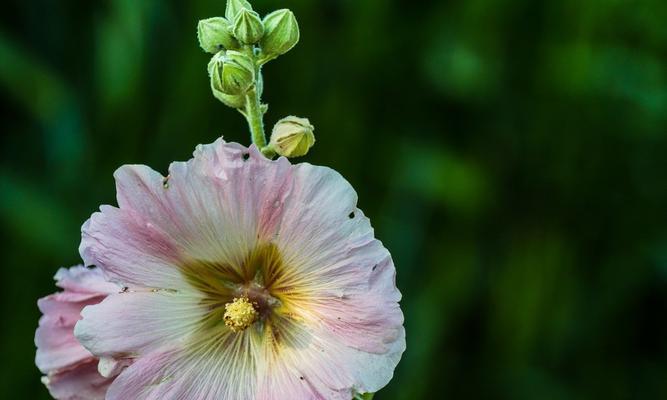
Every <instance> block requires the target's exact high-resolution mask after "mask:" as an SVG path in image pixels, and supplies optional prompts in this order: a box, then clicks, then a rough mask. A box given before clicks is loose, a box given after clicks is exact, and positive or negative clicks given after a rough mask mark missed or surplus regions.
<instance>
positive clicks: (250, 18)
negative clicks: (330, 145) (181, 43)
mask: <svg viewBox="0 0 667 400" xmlns="http://www.w3.org/2000/svg"><path fill="white" fill-rule="evenodd" d="M197 34H198V37H199V45H200V46H201V48H202V49H204V51H206V52H207V53H211V54H213V57H212V58H211V61H210V62H209V64H208V74H209V77H210V79H211V90H212V91H213V95H214V96H215V97H216V98H217V99H218V100H220V101H221V102H222V103H224V104H225V105H227V106H229V107H232V108H235V109H237V110H239V111H240V112H241V113H242V114H243V115H244V116H245V117H246V119H247V120H248V124H249V126H250V130H251V134H252V138H253V143H255V144H256V145H258V147H260V149H261V150H262V151H263V152H264V154H265V155H267V156H269V157H271V156H273V155H275V154H278V155H282V156H286V157H299V156H302V155H304V154H306V153H307V152H308V149H310V147H311V146H312V145H313V143H314V142H315V138H314V136H313V127H312V125H310V123H309V122H308V120H307V119H300V118H295V117H287V118H285V119H283V120H281V121H279V122H278V124H276V127H275V128H274V130H273V134H272V136H271V141H270V143H268V144H267V143H266V139H265V136H264V127H263V121H262V116H263V114H264V112H266V109H267V106H266V105H265V104H262V103H261V95H262V87H263V80H262V72H261V68H262V65H264V64H266V63H267V62H269V61H271V60H273V59H275V58H277V57H279V56H280V55H282V54H285V53H287V52H288V51H290V50H291V49H292V48H293V47H294V46H295V45H296V44H297V42H298V41H299V25H298V23H297V21H296V18H295V17H294V14H293V13H292V11H290V10H288V9H281V10H277V11H274V12H272V13H270V14H268V15H266V16H265V17H264V18H261V17H260V15H259V14H258V13H257V12H255V11H254V10H253V8H252V6H251V5H250V3H249V2H248V1H247V0H227V7H226V9H225V16H224V17H214V18H208V19H203V20H201V21H199V24H198V26H197Z"/></svg>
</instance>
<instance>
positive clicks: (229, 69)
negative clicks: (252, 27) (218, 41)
mask: <svg viewBox="0 0 667 400" xmlns="http://www.w3.org/2000/svg"><path fill="white" fill-rule="evenodd" d="M208 70H209V75H210V77H211V88H212V89H213V94H214V95H215V96H216V98H218V99H219V100H221V101H222V102H223V103H225V104H227V105H228V106H230V107H234V108H239V107H241V106H243V103H244V101H245V100H244V95H245V92H246V91H247V90H248V89H249V88H250V87H251V86H252V85H253V84H254V83H255V68H254V65H253V61H252V59H251V58H250V57H248V56H247V55H245V54H243V53H240V52H238V51H234V50H230V51H227V52H223V51H221V52H219V53H218V54H216V55H215V56H213V58H212V59H211V62H210V63H209V66H208ZM223 95H224V96H223Z"/></svg>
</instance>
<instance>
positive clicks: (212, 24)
mask: <svg viewBox="0 0 667 400" xmlns="http://www.w3.org/2000/svg"><path fill="white" fill-rule="evenodd" d="M231 28H232V27H231V24H230V23H229V21H227V20H226V19H224V18H222V17H215V18H209V19H203V20H201V21H199V24H198V25H197V36H198V37H199V45H200V46H201V48H202V49H204V51H206V52H207V53H211V54H215V53H217V52H218V51H220V50H229V49H237V48H238V47H239V42H238V41H237V40H236V39H235V38H234V36H233V35H232V32H231Z"/></svg>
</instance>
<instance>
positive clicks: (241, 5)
mask: <svg viewBox="0 0 667 400" xmlns="http://www.w3.org/2000/svg"><path fill="white" fill-rule="evenodd" d="M243 9H246V10H251V11H252V6H251V5H250V3H248V2H247V1H246V0H227V8H226V9H225V17H226V18H227V20H228V21H230V22H234V20H236V15H237V14H238V13H239V12H240V11H241V10H243Z"/></svg>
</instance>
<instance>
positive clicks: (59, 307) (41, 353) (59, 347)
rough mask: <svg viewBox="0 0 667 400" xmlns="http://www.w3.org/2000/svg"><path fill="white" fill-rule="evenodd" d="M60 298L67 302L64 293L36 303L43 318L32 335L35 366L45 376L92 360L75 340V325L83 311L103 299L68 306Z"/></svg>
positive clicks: (96, 298) (69, 303) (102, 297)
mask: <svg viewBox="0 0 667 400" xmlns="http://www.w3.org/2000/svg"><path fill="white" fill-rule="evenodd" d="M63 298H67V294H66V293H60V294H54V295H51V296H48V297H45V298H43V299H40V300H39V302H38V305H39V308H40V310H41V311H42V312H43V313H44V315H43V316H42V317H41V318H40V320H39V327H38V328H37V332H35V345H36V346H37V355H36V357H35V362H36V364H37V367H38V368H39V369H40V371H42V372H43V373H45V374H46V373H49V372H50V371H53V370H57V369H60V368H66V367H68V366H70V365H73V364H75V363H78V362H81V361H84V360H87V359H89V358H90V357H92V355H91V354H90V352H89V351H87V350H86V349H85V348H83V347H82V346H81V344H80V343H79V342H78V341H77V340H76V338H75V337H74V334H73V331H74V324H76V322H77V321H78V320H79V319H80V318H81V315H80V313H81V309H82V308H83V307H85V306H86V305H88V304H95V303H97V302H100V301H102V299H104V296H101V297H100V296H97V297H92V298H89V299H86V300H85V301H77V302H68V301H66V300H63Z"/></svg>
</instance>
